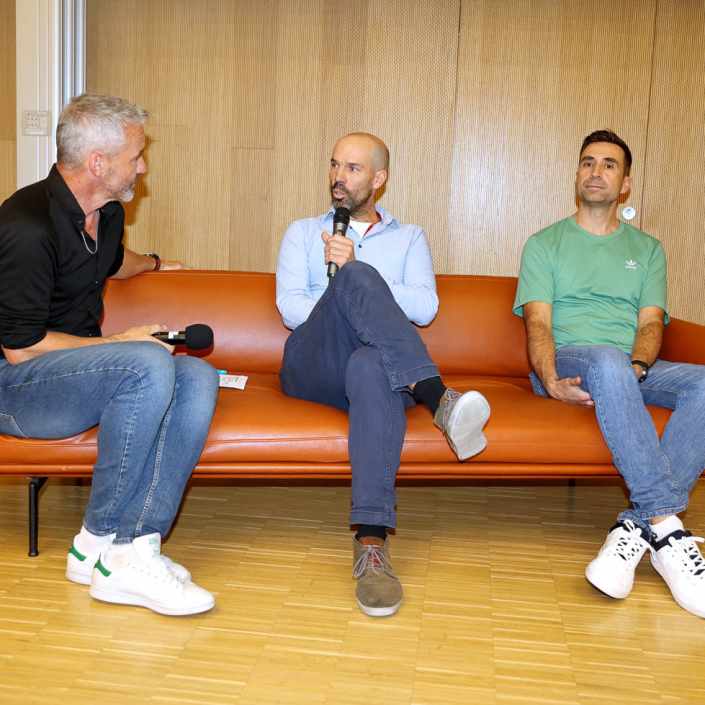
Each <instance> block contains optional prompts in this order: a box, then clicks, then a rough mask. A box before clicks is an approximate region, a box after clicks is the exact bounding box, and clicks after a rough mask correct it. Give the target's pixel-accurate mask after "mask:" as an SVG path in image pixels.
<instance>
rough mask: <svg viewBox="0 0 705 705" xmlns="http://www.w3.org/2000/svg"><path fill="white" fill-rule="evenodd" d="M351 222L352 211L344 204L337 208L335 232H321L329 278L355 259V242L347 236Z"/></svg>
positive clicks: (334, 224)
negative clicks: (330, 233)
mask: <svg viewBox="0 0 705 705" xmlns="http://www.w3.org/2000/svg"><path fill="white" fill-rule="evenodd" d="M349 224H350V211H349V210H348V209H347V208H345V207H344V206H340V207H339V208H336V209H335V216H334V217H333V234H332V235H329V234H328V233H321V239H322V240H323V242H324V243H325V246H326V249H325V262H326V264H327V265H328V279H332V278H333V277H334V276H335V275H336V274H337V272H338V269H339V268H340V267H342V266H343V265H344V264H346V263H347V262H354V261H355V243H354V242H353V241H352V240H350V239H349V238H347V237H345V234H346V233H347V231H348V225H349Z"/></svg>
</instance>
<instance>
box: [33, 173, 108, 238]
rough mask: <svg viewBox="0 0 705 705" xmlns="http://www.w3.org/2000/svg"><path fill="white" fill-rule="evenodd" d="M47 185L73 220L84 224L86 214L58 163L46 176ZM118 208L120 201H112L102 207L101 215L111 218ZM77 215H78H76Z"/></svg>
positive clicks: (57, 201)
mask: <svg viewBox="0 0 705 705" xmlns="http://www.w3.org/2000/svg"><path fill="white" fill-rule="evenodd" d="M46 183H47V187H48V188H49V191H50V192H51V195H52V196H53V197H54V199H55V200H56V203H57V204H58V206H59V207H60V208H61V209H62V210H64V211H66V212H67V213H69V214H70V215H71V216H72V220H75V221H76V222H79V221H80V223H79V224H80V225H83V220H84V218H85V214H84V212H83V210H82V209H81V206H80V205H78V201H77V200H76V196H74V195H73V191H71V189H70V188H69V187H68V184H67V183H66V182H65V181H64V179H63V177H62V176H61V174H60V173H59V170H58V169H57V168H56V164H54V166H52V168H51V171H50V172H49V176H47V178H46ZM117 209H118V203H117V202H116V201H110V202H108V203H106V204H105V205H104V206H103V207H102V208H101V209H100V212H101V215H103V216H106V217H108V218H110V216H112V215H113V214H114V213H115V211H116V210H117ZM74 216H76V217H74Z"/></svg>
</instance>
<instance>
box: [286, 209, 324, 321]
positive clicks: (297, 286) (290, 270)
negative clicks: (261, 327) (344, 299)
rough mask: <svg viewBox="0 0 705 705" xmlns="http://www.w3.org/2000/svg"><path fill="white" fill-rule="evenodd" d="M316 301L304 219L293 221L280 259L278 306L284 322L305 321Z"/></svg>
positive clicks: (288, 229) (287, 231)
mask: <svg viewBox="0 0 705 705" xmlns="http://www.w3.org/2000/svg"><path fill="white" fill-rule="evenodd" d="M315 305H316V301H315V300H314V298H313V296H312V294H311V288H310V281H309V271H308V252H307V250H306V238H305V233H304V230H303V228H302V226H301V223H300V222H298V221H296V222H294V223H292V224H291V225H290V226H289V227H288V228H287V230H286V233H284V238H283V240H282V244H281V247H280V248H279V258H278V260H277V308H278V309H279V313H280V314H281V317H282V320H283V321H284V325H285V326H286V327H287V328H291V329H292V330H293V329H294V328H296V327H297V326H299V325H301V324H302V323H303V322H304V321H305V320H306V319H307V318H308V317H309V314H310V313H311V311H312V310H313V307H314V306H315Z"/></svg>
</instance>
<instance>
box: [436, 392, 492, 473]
mask: <svg viewBox="0 0 705 705" xmlns="http://www.w3.org/2000/svg"><path fill="white" fill-rule="evenodd" d="M489 418H490V405H489V404H488V403H487V399H485V397H483V396H482V394H480V392H474V391H473V392H467V393H466V394H463V396H462V397H460V399H458V401H457V402H456V403H455V407H454V408H453V412H452V413H451V415H450V418H449V419H448V424H447V428H446V439H447V440H448V445H450V447H451V448H452V449H453V452H454V453H455V454H456V455H457V456H458V460H466V459H467V458H470V457H472V456H473V455H477V454H478V453H479V452H480V451H482V450H484V449H485V447H486V446H487V439H486V438H485V435H484V434H483V433H482V429H483V427H484V425H485V424H486V423H487V420H488V419H489Z"/></svg>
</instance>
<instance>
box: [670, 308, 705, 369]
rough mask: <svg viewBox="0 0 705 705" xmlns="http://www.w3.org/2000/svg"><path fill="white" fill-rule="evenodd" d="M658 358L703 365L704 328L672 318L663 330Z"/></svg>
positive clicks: (704, 358)
mask: <svg viewBox="0 0 705 705" xmlns="http://www.w3.org/2000/svg"><path fill="white" fill-rule="evenodd" d="M659 357H660V358H662V359H663V360H669V361H671V362H690V363H692V364H695V365H705V326H700V325H698V324H697V323H689V322H688V321H682V320H680V319H679V318H672V319H671V322H670V323H669V324H668V325H667V326H666V327H665V329H664V336H663V345H662V346H661V352H660V353H659Z"/></svg>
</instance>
